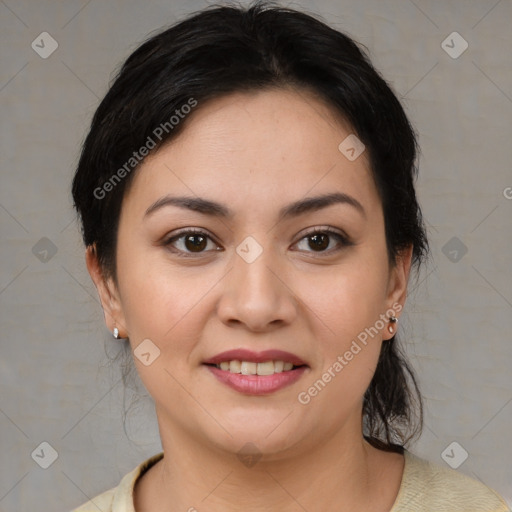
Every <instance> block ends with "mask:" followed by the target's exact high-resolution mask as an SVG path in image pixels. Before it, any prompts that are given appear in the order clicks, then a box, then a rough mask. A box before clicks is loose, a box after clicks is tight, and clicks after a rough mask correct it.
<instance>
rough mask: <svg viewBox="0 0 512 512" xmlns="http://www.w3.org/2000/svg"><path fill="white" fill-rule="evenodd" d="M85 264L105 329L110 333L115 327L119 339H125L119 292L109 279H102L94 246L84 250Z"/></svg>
mask: <svg viewBox="0 0 512 512" xmlns="http://www.w3.org/2000/svg"><path fill="white" fill-rule="evenodd" d="M85 262H86V264H87V270H88V271H89V275H90V276H91V279H92V280H93V282H94V284H95V286H96V290H97V291H98V295H99V297H100V301H101V307H102V308H103V315H104V317H105V324H106V326H107V328H108V329H109V330H110V332H112V331H113V330H114V327H117V328H118V329H119V337H120V338H127V337H128V333H127V330H126V322H125V318H124V314H123V309H122V305H121V300H120V297H119V291H118V289H117V286H116V285H115V283H114V280H113V279H112V278H111V277H110V278H108V279H106V278H105V277H104V275H103V271H102V268H101V266H100V263H99V261H98V255H97V252H96V245H95V244H93V245H89V246H88V247H87V249H86V250H85Z"/></svg>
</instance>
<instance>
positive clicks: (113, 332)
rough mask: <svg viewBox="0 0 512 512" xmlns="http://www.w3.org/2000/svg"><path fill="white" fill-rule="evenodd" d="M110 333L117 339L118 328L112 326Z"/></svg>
mask: <svg viewBox="0 0 512 512" xmlns="http://www.w3.org/2000/svg"><path fill="white" fill-rule="evenodd" d="M112 335H113V336H114V338H115V339H116V340H118V339H119V329H118V328H117V327H114V330H113V331H112Z"/></svg>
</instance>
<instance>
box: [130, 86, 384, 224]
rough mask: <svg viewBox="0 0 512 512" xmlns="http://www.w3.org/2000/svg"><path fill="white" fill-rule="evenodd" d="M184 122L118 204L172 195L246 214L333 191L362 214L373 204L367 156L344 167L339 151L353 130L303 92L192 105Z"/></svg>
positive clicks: (240, 96)
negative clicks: (208, 201) (197, 198)
mask: <svg viewBox="0 0 512 512" xmlns="http://www.w3.org/2000/svg"><path fill="white" fill-rule="evenodd" d="M185 121H186V123H187V124H186V126H185V128H184V130H183V131H182V132H181V133H180V135H178V136H177V137H176V138H174V139H172V140H171V141H170V142H168V143H167V144H166V145H164V146H163V147H161V148H160V150H159V151H158V152H156V153H155V154H153V155H151V156H149V157H148V158H146V160H145V161H144V162H143V164H142V165H141V166H140V168H139V170H138V171H137V174H136V176H135V177H134V181H133V183H132V186H131V187H130V190H129V192H128V193H127V196H129V197H126V198H125V199H126V200H127V202H129V203H130V204H131V205H132V206H135V207H137V208H138V209H142V208H144V205H145V207H146V208H147V206H148V203H149V202H153V201H155V200H157V199H158V198H159V197H161V196H162V195H164V194H166V193H175V192H176V193H177V192H179V193H185V194H187V195H197V196H200V197H209V198H212V199H218V200H220V199H222V198H225V200H226V201H229V203H230V207H231V208H232V209H234V210H237V209H238V210H240V211H242V210H246V209H248V207H249V206H250V208H251V210H252V214H256V213H258V212H260V211H261V212H263V211H267V210H268V207H269V204H277V203H279V204H280V205H282V204H284V203H289V202H292V201H295V200H297V199H298V198H302V197H304V196H306V195H318V194H322V193H330V192H333V191H341V192H344V193H347V194H350V195H352V196H354V197H356V198H357V199H358V200H359V202H361V203H366V204H367V205H368V208H369V209H371V207H372V203H375V201H376V200H377V202H378V197H377V192H376V189H375V186H374V182H373V178H372V176H371V173H370V167H369V161H368V158H367V154H366V152H363V153H362V154H361V155H360V156H359V157H358V158H357V159H355V160H353V161H351V160H349V159H348V158H347V157H346V156H345V155H344V154H343V153H342V152H341V151H340V149H339V145H340V143H342V141H344V140H345V139H346V138H347V137H348V136H350V135H352V136H353V130H351V128H350V126H349V125H348V124H347V123H346V122H344V121H343V119H341V118H340V117H339V116H337V115H336V114H335V113H334V112H333V109H332V108H330V107H329V106H328V105H326V104H325V103H324V102H322V101H320V100H319V99H317V98H315V96H313V94H311V93H309V92H307V91H293V90H281V89H279V90H265V91H257V92H251V93H234V94H230V95H227V96H224V97H221V98H218V99H215V100H210V101H209V102H207V103H205V104H204V105H201V104H200V103H199V104H198V106H197V107H196V109H195V111H194V112H193V113H192V114H190V116H189V118H188V119H186V120H185ZM247 213H248V214H249V213H250V212H247Z"/></svg>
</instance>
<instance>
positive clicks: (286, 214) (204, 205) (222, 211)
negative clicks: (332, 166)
mask: <svg viewBox="0 0 512 512" xmlns="http://www.w3.org/2000/svg"><path fill="white" fill-rule="evenodd" d="M334 204H347V205H349V206H352V207H354V208H355V209H356V210H357V211H358V212H359V213H360V214H361V215H362V216H363V217H364V218H366V212H365V209H364V208H363V205H362V204H361V203H360V202H359V201H358V200H357V199H355V198H354V197H352V196H350V195H348V194H345V193H343V192H334V193H331V194H323V195H319V196H315V197H307V198H306V199H301V200H299V201H295V202H294V203H291V204H289V205H287V206H284V207H283V208H281V210H279V214H278V220H279V221H282V220H285V219H289V218H291V217H297V216H299V215H302V214H304V213H308V212H314V211H317V210H320V209H322V208H326V207H328V206H331V205H334ZM166 206H177V207H179V208H185V209H188V210H192V211H194V212H198V213H202V214H203V215H209V216H212V217H220V218H223V219H232V218H233V217H234V212H233V211H232V210H230V209H229V208H228V207H227V206H225V205H223V204H220V203H217V202H215V201H211V200H209V199H204V198H201V197H187V196H181V197H177V196H169V195H167V196H164V197H162V198H160V199H158V200H157V201H155V202H154V203H153V204H152V205H151V206H150V207H149V208H148V209H147V210H146V212H145V213H144V217H148V216H149V215H151V214H153V213H154V212H155V211H157V210H159V209H161V208H164V207H166Z"/></svg>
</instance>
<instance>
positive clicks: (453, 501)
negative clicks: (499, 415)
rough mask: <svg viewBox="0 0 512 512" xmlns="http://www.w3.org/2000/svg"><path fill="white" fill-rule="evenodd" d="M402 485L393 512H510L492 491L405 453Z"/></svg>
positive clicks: (461, 474)
mask: <svg viewBox="0 0 512 512" xmlns="http://www.w3.org/2000/svg"><path fill="white" fill-rule="evenodd" d="M404 457H405V466H404V472H403V476H402V483H401V486H400V490H399V493H398V496H397V499H396V501H395V505H394V506H393V508H392V509H391V512H411V511H414V512H427V511H432V510H435V511H436V512H467V511H469V510H471V511H472V512H510V508H509V507H508V505H507V504H506V503H505V501H504V500H503V498H501V497H500V496H499V495H498V493H496V492H495V491H494V490H493V489H491V488H490V487H487V486H486V485H485V484H483V483H481V482H480V481H478V480H475V479H473V478H471V477H469V476H467V475H465V474H463V473H460V472H458V471H455V470H453V469H450V468H447V467H443V466H440V465H438V464H435V463H433V462H429V461H428V460H425V459H422V458H420V457H418V456H416V455H413V454H412V453H411V452H409V451H407V450H404Z"/></svg>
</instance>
